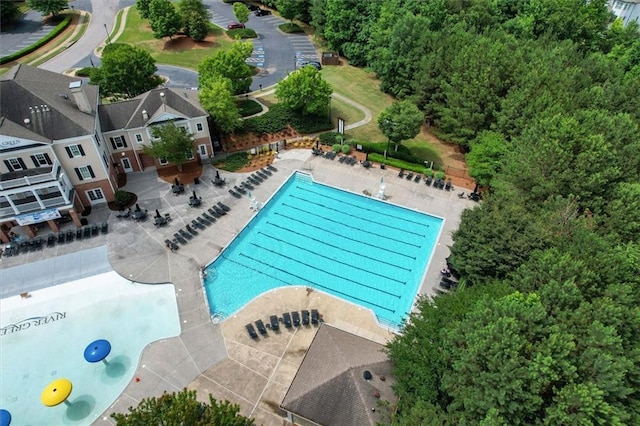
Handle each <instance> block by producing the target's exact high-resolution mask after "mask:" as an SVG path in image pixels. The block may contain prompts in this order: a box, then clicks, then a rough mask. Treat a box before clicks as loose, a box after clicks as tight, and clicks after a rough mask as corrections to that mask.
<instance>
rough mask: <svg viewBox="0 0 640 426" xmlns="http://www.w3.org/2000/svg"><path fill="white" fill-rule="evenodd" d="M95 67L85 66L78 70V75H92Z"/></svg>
mask: <svg viewBox="0 0 640 426" xmlns="http://www.w3.org/2000/svg"><path fill="white" fill-rule="evenodd" d="M94 69H95V68H93V67H84V68H80V69H79V70H76V75H77V76H78V77H91V71H92V70H94Z"/></svg>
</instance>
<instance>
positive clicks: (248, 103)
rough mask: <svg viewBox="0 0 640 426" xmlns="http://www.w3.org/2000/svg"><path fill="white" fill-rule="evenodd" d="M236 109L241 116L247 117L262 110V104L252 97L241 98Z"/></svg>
mask: <svg viewBox="0 0 640 426" xmlns="http://www.w3.org/2000/svg"><path fill="white" fill-rule="evenodd" d="M238 110H239V111H240V115H241V116H243V117H248V116H250V115H254V114H257V113H259V112H262V105H260V103H258V102H256V101H254V100H253V99H248V100H242V101H240V102H238Z"/></svg>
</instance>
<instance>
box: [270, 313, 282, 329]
mask: <svg viewBox="0 0 640 426" xmlns="http://www.w3.org/2000/svg"><path fill="white" fill-rule="evenodd" d="M269 322H270V323H271V330H278V329H279V328H280V324H278V316H277V315H271V316H270V317H269Z"/></svg>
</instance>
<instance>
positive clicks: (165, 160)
mask: <svg viewBox="0 0 640 426" xmlns="http://www.w3.org/2000/svg"><path fill="white" fill-rule="evenodd" d="M158 163H160V165H161V166H166V165H167V164H169V162H168V161H167V159H166V158H158Z"/></svg>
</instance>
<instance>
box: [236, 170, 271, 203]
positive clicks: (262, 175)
mask: <svg viewBox="0 0 640 426" xmlns="http://www.w3.org/2000/svg"><path fill="white" fill-rule="evenodd" d="M277 171H278V169H277V168H275V167H274V166H272V165H271V164H269V165H268V166H267V167H263V168H262V169H260V170H257V171H255V172H253V173H251V175H250V176H248V177H247V180H245V181H244V182H242V183H240V185H234V186H233V188H232V189H229V194H231V195H233V196H234V197H236V198H241V197H242V196H243V195H244V194H246V193H247V191H251V190H253V189H255V187H256V186H258V185H260V184H261V183H262V182H264V181H265V180H267V179H268V178H269V176H271V175H273V173H274V172H277Z"/></svg>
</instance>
